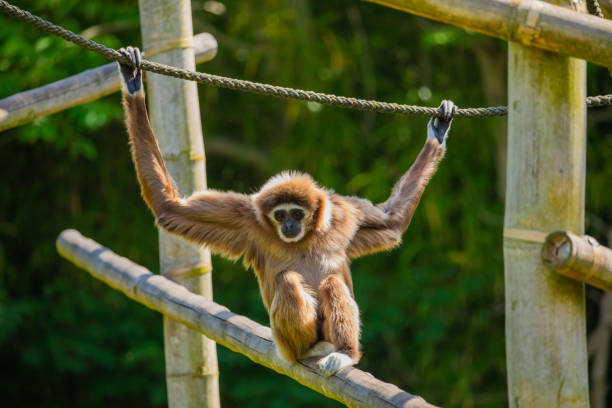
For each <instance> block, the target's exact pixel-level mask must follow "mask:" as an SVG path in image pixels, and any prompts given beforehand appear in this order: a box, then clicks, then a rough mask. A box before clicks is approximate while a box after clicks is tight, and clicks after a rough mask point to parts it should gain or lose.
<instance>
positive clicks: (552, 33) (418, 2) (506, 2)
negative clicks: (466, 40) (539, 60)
mask: <svg viewBox="0 0 612 408" xmlns="http://www.w3.org/2000/svg"><path fill="white" fill-rule="evenodd" d="M366 1H370V2H373V3H378V4H382V5H384V6H388V7H392V8H395V9H398V10H401V11H406V12H408V13H412V14H417V15H419V16H423V17H427V18H430V19H432V20H437V21H441V22H443V23H447V24H451V25H454V26H458V27H462V28H465V29H468V30H472V31H477V32H479V33H482V34H486V35H490V36H492V37H497V38H501V39H503V40H506V41H516V42H518V43H521V44H524V45H529V46H531V47H537V48H542V49H544V50H548V51H554V52H557V53H561V54H566V55H571V56H574V57H577V58H582V59H585V60H587V61H590V62H593V63H595V64H598V65H603V66H606V67H609V66H612V22H611V21H608V20H604V19H601V18H597V17H594V16H590V15H586V14H580V13H576V12H575V11H572V10H568V9H566V8H563V7H559V6H555V5H552V4H546V3H545V2H543V1H540V0H366ZM570 3H571V2H570V1H569V0H568V1H564V2H562V3H561V4H567V5H569V4H570ZM576 3H577V4H580V1H578V2H576ZM582 4H584V2H582Z"/></svg>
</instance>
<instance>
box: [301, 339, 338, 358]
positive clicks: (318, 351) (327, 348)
mask: <svg viewBox="0 0 612 408" xmlns="http://www.w3.org/2000/svg"><path fill="white" fill-rule="evenodd" d="M334 350H335V348H334V345H333V344H331V343H330V342H328V341H320V342H318V343H316V344H315V345H314V346H312V348H311V349H310V350H308V352H307V353H306V355H304V358H305V359H306V358H311V357H323V356H326V355H328V354H331V353H333V352H334Z"/></svg>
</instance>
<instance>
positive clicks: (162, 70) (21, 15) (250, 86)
mask: <svg viewBox="0 0 612 408" xmlns="http://www.w3.org/2000/svg"><path fill="white" fill-rule="evenodd" d="M0 11H2V12H4V13H6V14H8V15H9V16H12V17H15V18H17V19H19V20H21V21H24V22H26V23H28V24H31V25H33V26H34V27H36V28H39V29H41V30H43V31H46V32H48V33H50V34H53V35H55V36H58V37H60V38H62V39H64V40H66V41H70V42H72V43H74V44H76V45H78V46H79V47H82V48H85V49H88V50H90V51H93V52H95V53H96V54H99V55H101V56H103V57H105V58H106V59H108V60H110V61H117V62H120V63H123V64H131V61H130V60H129V59H128V58H125V57H124V56H123V55H121V54H120V53H119V52H118V51H116V50H114V49H112V48H108V47H106V46H104V45H102V44H99V43H97V42H95V41H92V40H89V39H87V38H85V37H83V36H80V35H78V34H75V33H73V32H72V31H70V30H67V29H65V28H63V27H60V26H58V25H55V24H53V23H51V22H50V21H47V20H45V19H43V18H40V17H38V16H35V15H33V14H31V13H29V12H28V11H25V10H22V9H20V8H19V7H16V6H14V5H12V4H10V3H8V2H6V1H4V0H0ZM141 68H142V69H143V70H145V71H150V72H154V73H156V74H161V75H167V76H171V77H175V78H180V79H186V80H189V81H195V82H198V83H201V84H206V85H212V86H216V87H220V88H227V89H234V90H237V91H245V92H251V93H257V94H262V95H269V96H275V97H279V98H285V99H296V100H301V101H311V102H317V103H321V104H325V105H333V106H339V107H343V108H351V109H357V110H362V111H373V112H381V113H395V114H402V115H422V116H438V115H439V114H440V112H439V110H438V108H432V107H426V106H417V105H401V104H397V103H390V102H380V101H373V100H366V99H357V98H349V97H346V96H338V95H331V94H325V93H319V92H313V91H304V90H301V89H293V88H286V87H282V86H275V85H269V84H262V83H258V82H251V81H246V80H242V79H235V78H227V77H223V76H219V75H213V74H207V73H204V72H194V71H188V70H185V69H181V68H176V67H171V66H168V65H164V64H158V63H156V62H152V61H148V60H146V59H143V61H142V66H141ZM586 103H587V106H589V107H596V106H607V105H612V95H599V96H590V97H588V98H587V99H586ZM507 114H508V108H506V107H505V106H490V107H484V108H460V109H457V111H456V112H455V115H454V117H456V118H476V117H489V116H504V115H507Z"/></svg>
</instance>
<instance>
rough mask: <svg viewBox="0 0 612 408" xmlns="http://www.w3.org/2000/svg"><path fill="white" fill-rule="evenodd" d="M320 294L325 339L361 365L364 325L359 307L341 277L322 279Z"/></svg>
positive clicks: (331, 276)
mask: <svg viewBox="0 0 612 408" xmlns="http://www.w3.org/2000/svg"><path fill="white" fill-rule="evenodd" d="M319 294H320V297H321V311H322V313H323V339H324V340H326V341H329V342H330V343H332V344H333V345H334V346H335V347H336V350H337V351H339V352H341V353H344V354H346V355H348V356H350V357H351V358H352V359H353V360H355V361H359V359H360V358H361V352H360V351H359V338H360V336H361V327H360V324H361V322H360V319H359V309H358V307H357V303H355V300H353V298H352V296H351V294H350V292H349V291H348V288H347V287H346V285H345V284H344V282H343V281H342V279H340V278H339V277H338V275H329V276H328V277H326V278H325V279H323V281H322V282H321V285H320V286H319Z"/></svg>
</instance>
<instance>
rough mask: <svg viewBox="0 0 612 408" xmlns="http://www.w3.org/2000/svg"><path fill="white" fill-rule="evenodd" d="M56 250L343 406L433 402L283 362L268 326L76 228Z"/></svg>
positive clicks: (355, 377) (406, 406) (424, 406)
mask: <svg viewBox="0 0 612 408" xmlns="http://www.w3.org/2000/svg"><path fill="white" fill-rule="evenodd" d="M57 250H58V252H59V253H60V254H61V255H62V256H63V257H64V258H66V259H68V260H69V261H71V262H73V263H74V264H76V265H77V266H79V267H81V268H83V269H85V270H86V271H87V272H89V273H90V274H91V275H92V276H93V277H95V278H97V279H99V280H101V281H103V282H105V283H106V284H108V285H109V286H111V287H113V288H115V289H117V290H119V291H121V292H123V293H124V294H126V295H127V296H128V297H130V298H131V299H133V300H136V301H137V302H140V303H142V304H144V305H145V306H147V307H148V308H150V309H153V310H157V311H158V312H161V313H163V314H164V315H166V316H168V317H171V318H172V319H175V320H177V321H179V322H181V323H183V324H185V325H187V326H189V327H190V328H192V329H194V330H197V331H200V332H201V333H203V334H204V335H206V336H207V337H209V338H211V339H213V340H214V341H216V342H217V343H219V344H221V345H222V346H225V347H227V348H229V349H230V350H233V351H235V352H238V353H241V354H244V355H245V356H247V357H248V358H250V359H251V360H253V361H254V362H256V363H258V364H261V365H263V366H265V367H268V368H271V369H272V370H274V371H276V372H278V373H280V374H284V375H286V376H288V377H291V378H293V379H294V380H296V381H298V382H299V383H301V384H303V385H305V386H307V387H309V388H311V389H313V390H315V391H317V392H319V393H321V394H323V395H325V396H327V397H329V398H333V399H335V400H337V401H340V402H342V403H344V404H346V405H347V406H350V407H381V408H382V407H385V408H389V407H403V408H435V407H434V406H433V405H431V404H429V403H428V402H426V401H425V400H424V399H423V398H421V397H419V396H416V395H412V394H410V393H408V392H406V391H402V390H401V389H400V388H398V387H396V386H395V385H393V384H388V383H384V382H382V381H380V380H378V379H376V378H375V377H374V376H372V375H371V374H369V373H366V372H364V371H361V370H359V369H357V368H353V367H351V368H346V369H343V370H341V371H340V372H339V373H337V374H336V375H334V376H331V377H327V376H325V375H324V374H322V373H321V371H320V370H318V369H317V367H316V362H315V361H314V359H310V360H306V361H299V362H297V363H295V364H291V363H288V362H286V361H285V360H283V359H282V358H281V357H280V356H279V355H278V353H277V351H276V348H275V346H274V343H273V342H272V338H271V332H270V329H269V328H268V327H265V326H262V325H260V324H258V323H256V322H254V321H252V320H250V319H248V318H246V317H244V316H240V315H237V314H234V313H232V312H231V311H229V310H228V309H227V308H226V307H224V306H221V305H219V304H217V303H215V302H212V301H210V300H207V299H205V298H204V297H202V296H198V295H195V294H193V293H191V292H189V291H188V290H187V289H185V288H184V287H183V286H181V285H178V284H176V283H174V282H172V281H171V280H169V279H167V278H165V277H163V276H161V275H154V274H152V273H151V272H150V271H149V270H148V269H146V268H145V267H143V266H140V265H138V264H135V263H134V262H132V261H130V260H129V259H127V258H124V257H121V256H119V255H117V254H115V253H113V252H112V251H111V250H110V249H108V248H105V247H103V246H102V245H100V244H98V243H97V242H95V241H93V240H91V239H89V238H86V237H84V236H82V235H81V234H80V233H79V232H78V231H75V230H66V231H63V232H62V233H61V234H60V235H59V237H58V239H57Z"/></svg>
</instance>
